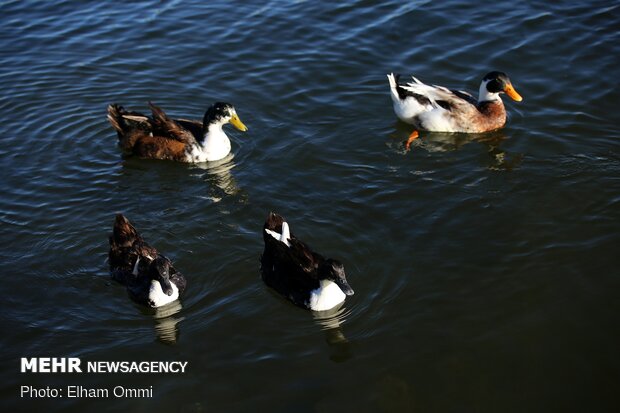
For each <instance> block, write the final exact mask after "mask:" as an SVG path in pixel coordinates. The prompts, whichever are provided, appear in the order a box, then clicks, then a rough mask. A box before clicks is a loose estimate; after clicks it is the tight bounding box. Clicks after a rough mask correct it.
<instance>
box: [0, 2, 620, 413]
mask: <svg viewBox="0 0 620 413" xmlns="http://www.w3.org/2000/svg"><path fill="white" fill-rule="evenodd" d="M618 21H620V6H619V5H618V3H617V2H612V1H591V2H584V3H582V4H581V3H579V2H572V1H560V2H554V3H553V2H551V3H550V2H546V1H530V2H512V1H511V2H507V1H499V2H493V3H479V2H467V1H459V0H449V1H441V2H439V1H438V2H430V1H406V2H403V1H394V0H385V1H361V0H360V1H343V2H338V4H333V5H331V4H328V3H327V2H305V1H296V2H286V1H283V2H281V1H246V2H238V3H237V2H230V1H220V0H214V1H209V2H202V1H185V2H156V1H142V2H123V3H121V2H99V1H83V2H70V1H45V2H40V1H15V2H12V1H3V2H0V26H1V27H2V29H1V31H0V53H1V54H0V56H1V60H0V62H1V65H0V82H1V83H0V85H1V86H2V94H1V95H0V128H1V129H2V145H1V146H0V166H1V167H2V177H3V179H2V180H0V192H1V194H2V196H1V197H0V228H1V231H0V246H1V248H0V262H1V263H2V268H3V274H2V276H1V280H2V290H1V291H2V305H1V308H2V311H1V316H0V320H1V323H2V327H3V334H2V335H0V345H1V348H2V355H1V356H0V361H1V365H2V370H1V376H0V379H1V382H2V386H1V390H0V397H1V407H2V408H1V410H2V411H6V412H9V411H22V410H26V411H32V410H33V409H35V408H38V409H41V408H45V409H46V410H47V411H64V412H83V411H110V410H114V409H116V410H121V409H123V410H126V411H132V412H164V411H182V412H248V411H261V412H262V411H265V412H267V411H268V412H333V411H358V412H404V411H416V412H418V411H419V412H524V411H527V412H552V411H561V412H567V411H575V412H586V411H587V412H602V411H613V410H616V409H617V406H618V404H619V403H620V396H619V394H620V393H619V392H618V387H619V385H620V356H618V345H619V343H620V328H619V325H620V323H619V321H620V300H618V291H620V290H619V289H620V273H619V271H618V268H619V267H620V258H619V251H620V248H619V247H620V236H619V230H620V180H619V178H620V153H619V149H620V145H619V138H620V130H619V128H618V114H619V113H620V96H619V87H618V79H619V78H620V76H619V75H620V73H619V69H618V67H619V65H620V61H619V59H618V56H620V31H619V27H620V26H618ZM490 70H502V71H505V72H506V73H508V75H509V76H510V78H511V80H512V82H513V84H514V86H515V88H516V90H517V91H518V92H519V93H520V94H521V95H522V96H523V98H524V100H523V102H520V103H515V102H512V101H507V99H504V101H505V103H506V105H507V110H508V112H509V120H508V124H507V126H506V128H505V129H503V130H501V131H499V132H494V133H490V134H486V135H481V136H467V135H450V134H439V133H436V134H429V133H422V134H421V138H420V139H419V140H417V141H416V142H414V144H413V146H412V148H411V150H410V151H409V152H406V151H404V150H403V146H402V143H403V141H404V140H405V139H406V138H407V136H408V134H409V133H410V132H411V128H410V127H409V126H407V125H405V124H403V123H400V122H399V121H398V120H397V119H396V117H395V115H394V113H393V111H392V104H391V100H390V96H389V90H388V83H387V79H386V77H385V75H386V73H390V72H392V71H394V72H398V73H401V74H403V76H405V75H409V74H414V75H416V76H417V77H419V78H420V79H421V80H423V81H426V82H429V83H434V84H440V85H445V86H449V87H453V88H460V89H466V90H470V91H477V90H478V85H479V83H480V80H481V78H482V76H483V75H484V74H485V73H487V72H488V71H490ZM149 100H152V101H153V102H155V103H157V104H159V105H160V106H161V107H163V108H164V109H165V110H166V111H167V112H168V113H169V114H170V115H173V116H179V117H189V118H198V119H200V118H201V117H202V115H203V113H204V111H205V109H206V108H207V107H208V106H209V105H210V104H211V103H213V102H215V101H218V100H223V101H228V102H231V103H233V104H234V105H235V107H236V109H237V112H238V113H239V115H240V117H241V119H242V120H243V122H244V123H245V124H246V125H247V126H248V127H249V131H248V132H247V133H245V134H243V133H240V132H238V131H236V130H234V129H233V128H231V127H228V128H227V129H226V131H227V133H228V135H229V136H230V137H231V140H232V142H233V157H232V158H231V159H228V160H226V161H225V162H222V163H220V164H217V165H184V164H177V163H173V162H166V161H149V160H140V159H136V158H131V157H129V158H127V157H123V156H122V154H121V152H120V150H119V148H118V147H117V146H116V135H115V133H114V131H113V130H112V128H111V127H110V125H109V124H108V122H107V120H106V116H105V115H106V112H105V111H106V106H107V105H108V104H109V103H113V102H117V103H120V104H123V105H125V106H126V107H129V108H131V109H134V110H140V111H145V110H146V109H147V106H146V105H147V102H148V101H149ZM271 210H273V211H277V212H279V213H281V214H282V215H284V216H285V217H286V218H287V219H288V221H289V222H290V225H291V229H292V231H293V232H294V233H295V234H296V235H297V236H299V237H300V238H301V239H303V240H305V241H306V242H307V243H309V244H310V245H311V246H312V247H313V248H314V249H316V250H317V251H319V252H321V253H323V254H325V255H327V256H330V257H333V258H337V259H339V260H341V261H342V262H343V263H344V264H345V267H346V270H347V277H348V280H349V282H350V284H351V286H352V287H353V288H354V289H355V295H354V296H352V297H349V298H348V299H347V301H346V302H345V304H344V306H343V307H342V308H341V309H340V310H338V311H337V312H336V313H335V314H330V315H328V316H326V317H319V316H318V315H313V314H312V313H310V312H307V311H304V310H301V309H298V308H296V307H294V306H293V305H291V304H289V303H288V302H287V301H285V300H283V299H281V298H280V297H279V296H277V295H276V294H274V293H273V292H272V291H270V290H269V289H268V288H267V287H265V285H264V284H263V283H262V281H261V279H260V273H259V257H260V254H261V252H262V248H263V241H262V236H261V228H262V224H263V221H264V219H265V218H266V216H267V213H268V212H269V211H271ZM117 212H122V213H124V214H126V215H127V216H128V217H129V219H131V220H132V221H133V222H134V224H135V225H136V226H137V228H138V229H139V230H140V231H141V232H142V235H144V237H145V238H146V239H147V240H148V241H149V242H150V243H151V244H153V245H154V246H156V247H157V248H158V249H159V250H161V251H162V252H164V253H165V254H167V255H168V256H169V257H171V258H172V259H173V261H174V262H175V265H176V267H177V268H178V269H179V270H180V271H182V272H183V273H184V274H185V275H186V277H187V279H188V289H187V291H186V293H185V295H184V296H183V297H182V300H181V302H180V303H178V304H177V305H173V306H171V307H166V308H164V309H161V310H160V311H156V312H155V311H150V310H146V309H142V308H140V307H138V306H137V305H134V304H133V303H132V302H131V301H130V300H129V299H128V297H127V294H126V292H125V290H124V288H123V287H122V286H120V285H117V284H116V283H114V282H113V281H111V279H110V277H109V274H108V267H107V261H106V259H107V236H108V234H109V233H110V231H111V228H112V223H113V220H114V215H115V213H117ZM39 356H40V357H79V358H81V359H82V362H83V363H86V362H87V361H106V360H108V361H122V360H130V361H131V360H139V361H142V360H149V361H150V360H155V361H171V360H181V361H187V362H188V367H187V372H186V373H184V374H176V375H174V374H107V375H106V374H86V373H83V374H28V373H24V374H22V373H20V372H19V363H20V357H39ZM22 385H28V386H34V387H38V388H45V387H46V386H50V387H54V388H66V386H69V385H82V386H85V387H88V388H109V389H111V388H113V387H114V386H126V387H132V388H150V387H151V386H152V389H153V397H152V398H114V397H110V398H108V399H103V400H95V399H88V398H67V397H64V398H58V399H51V398H47V399H38V400H36V399H28V398H20V386H22ZM612 408H613V409H612Z"/></svg>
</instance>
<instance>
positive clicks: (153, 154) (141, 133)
mask: <svg viewBox="0 0 620 413" xmlns="http://www.w3.org/2000/svg"><path fill="white" fill-rule="evenodd" d="M149 107H150V109H151V113H152V117H148V116H146V115H143V114H141V113H139V112H134V111H128V110H125V108H123V107H122V106H120V105H118V104H111V105H109V106H108V121H109V122H110V124H112V127H113V128H114V130H116V132H117V135H118V143H119V146H120V147H121V148H122V149H123V151H124V152H125V153H128V154H133V155H137V156H138V157H140V158H147V159H167V160H173V161H179V162H187V163H201V162H212V161H219V160H221V159H223V158H225V157H226V156H227V155H228V154H229V153H230V151H231V145H230V139H229V138H228V136H227V135H226V133H225V132H224V130H223V128H222V127H223V126H224V125H225V124H227V123H230V124H232V125H233V126H234V127H235V128H237V129H238V130H240V131H242V132H245V131H247V130H248V128H247V126H245V125H244V124H243V122H241V119H239V115H237V111H236V109H235V107H234V106H233V105H232V104H230V103H226V102H216V103H215V104H213V105H211V106H210V107H209V108H208V109H207V111H206V112H205V114H204V117H203V119H202V122H200V121H196V120H188V119H172V118H170V117H168V115H167V114H166V113H165V112H164V111H163V110H162V109H161V108H159V107H157V106H156V105H155V104H153V103H152V102H149Z"/></svg>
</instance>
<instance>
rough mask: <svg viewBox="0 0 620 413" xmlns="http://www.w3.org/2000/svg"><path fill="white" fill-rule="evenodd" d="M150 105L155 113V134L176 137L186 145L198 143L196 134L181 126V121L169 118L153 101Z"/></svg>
mask: <svg viewBox="0 0 620 413" xmlns="http://www.w3.org/2000/svg"><path fill="white" fill-rule="evenodd" d="M149 107H150V108H151V112H152V113H153V135H157V136H161V137H163V138H169V139H174V140H177V141H179V142H182V143H184V144H186V145H191V144H195V143H196V138H195V137H194V135H193V134H192V133H191V132H190V131H188V130H187V129H185V128H184V127H183V126H181V124H180V123H179V122H177V121H175V120H174V119H171V118H169V117H168V115H166V113H165V112H164V111H163V110H162V109H161V108H159V107H157V106H155V105H154V104H153V103H152V102H149Z"/></svg>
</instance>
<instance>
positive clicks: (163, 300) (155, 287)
mask: <svg viewBox="0 0 620 413" xmlns="http://www.w3.org/2000/svg"><path fill="white" fill-rule="evenodd" d="M170 285H171V286H172V295H166V293H165V292H164V290H162V288H161V284H160V283H159V281H157V280H151V287H150V288H149V297H148V300H149V303H148V304H149V305H150V306H151V307H161V306H162V305H166V304H168V303H171V302H173V301H175V300H177V299H178V298H179V289H178V288H177V286H176V285H174V283H172V282H171V283H170Z"/></svg>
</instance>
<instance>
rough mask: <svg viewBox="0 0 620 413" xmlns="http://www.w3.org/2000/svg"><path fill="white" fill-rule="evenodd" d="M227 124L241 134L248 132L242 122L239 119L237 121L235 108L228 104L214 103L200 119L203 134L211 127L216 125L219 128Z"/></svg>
mask: <svg viewBox="0 0 620 413" xmlns="http://www.w3.org/2000/svg"><path fill="white" fill-rule="evenodd" d="M227 123H230V124H232V125H233V126H234V127H235V128H237V129H239V130H240V131H242V132H245V131H247V130H248V128H247V126H245V125H244V124H243V122H241V119H239V116H238V115H237V111H236V110H235V107H234V106H233V105H231V104H230V103H225V102H217V103H215V104H214V105H212V106H211V107H209V109H207V111H206V112H205V115H204V117H203V119H202V127H203V128H204V132H205V133H206V132H207V131H208V130H209V127H210V126H211V125H217V126H219V127H220V128H221V127H222V126H224V125H225V124H227Z"/></svg>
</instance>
